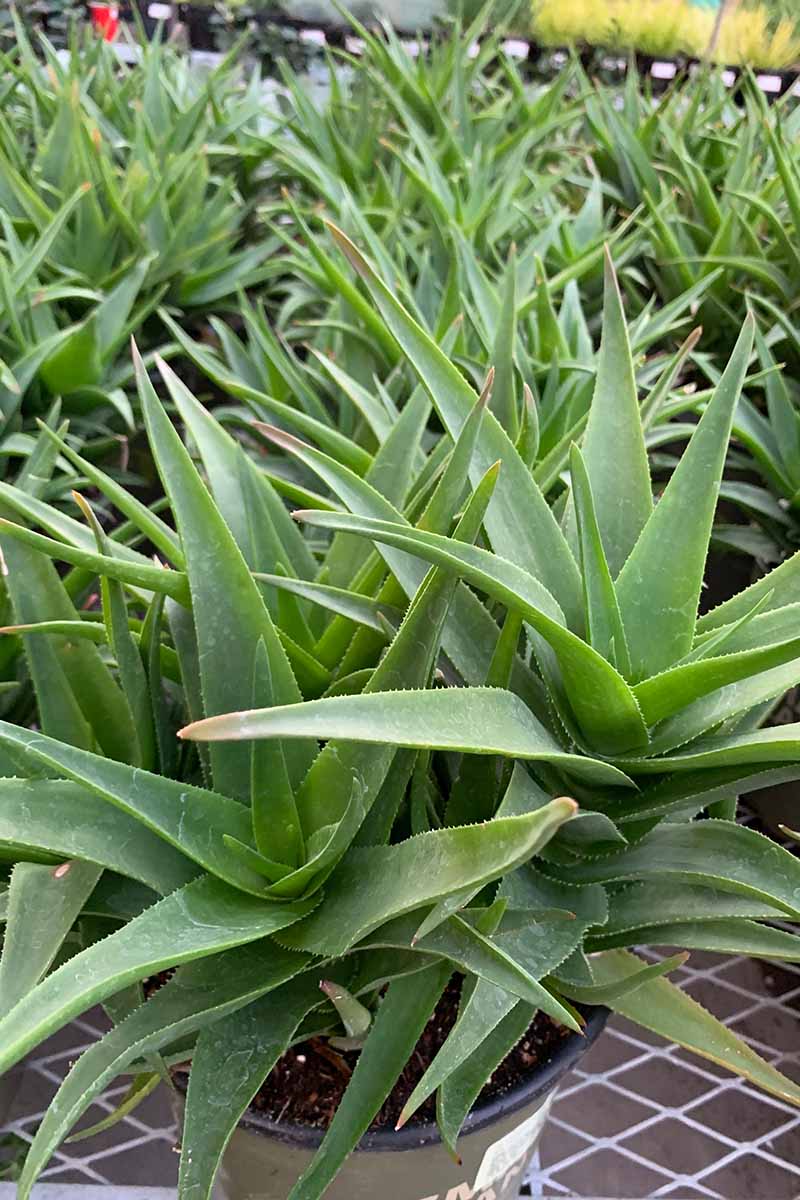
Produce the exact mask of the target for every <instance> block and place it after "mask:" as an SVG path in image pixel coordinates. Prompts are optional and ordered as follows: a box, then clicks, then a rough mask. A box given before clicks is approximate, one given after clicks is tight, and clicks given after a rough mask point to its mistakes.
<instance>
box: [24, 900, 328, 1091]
mask: <svg viewBox="0 0 800 1200" xmlns="http://www.w3.org/2000/svg"><path fill="white" fill-rule="evenodd" d="M312 908H313V902H309V901H304V902H300V903H296V904H269V903H266V902H264V901H260V900H256V899H254V898H253V897H251V896H246V895H244V894H242V893H241V892H238V891H236V890H235V889H234V888H231V887H229V886H228V885H227V884H225V883H222V882H221V881H220V880H218V879H210V878H208V877H206V878H203V879H197V880H195V881H194V882H193V883H189V884H187V885H186V887H184V888H181V889H180V891H177V892H173V893H172V894H171V895H170V896H166V897H165V898H164V899H163V900H159V901H158V903H157V904H154V905H153V906H152V907H151V908H148V909H147V910H146V911H145V912H143V913H142V914H141V916H139V917H135V918H134V920H132V921H129V922H128V924H127V925H123V926H122V928H121V929H119V930H118V931H117V932H116V933H112V934H110V935H109V937H107V938H104V939H103V940H102V941H100V942H95V943H94V945H92V946H89V948H88V949H86V950H83V951H81V953H80V954H77V955H75V957H74V958H72V959H71V960H70V961H69V962H66V963H64V965H63V966H61V967H59V968H58V970H57V971H54V972H53V973H52V974H51V975H48V976H47V978H46V979H44V980H43V981H42V982H41V983H40V984H39V985H38V986H37V987H36V988H35V989H34V990H33V991H32V992H30V993H29V994H28V995H27V996H26V997H25V999H24V1000H22V1001H20V1002H19V1003H18V1004H17V1005H16V1006H15V1007H14V1008H13V1009H12V1010H11V1012H9V1013H8V1014H7V1015H6V1016H5V1017H4V1018H3V1019H2V1020H0V1037H1V1038H2V1042H1V1043H0V1044H2V1050H0V1068H2V1071H7V1070H8V1069H9V1068H10V1067H12V1066H13V1065H14V1064H15V1063H16V1062H19V1060H20V1058H22V1057H23V1056H24V1055H25V1054H27V1053H28V1051H29V1050H30V1049H32V1048H33V1046H35V1045H38V1044H39V1043H40V1042H41V1041H42V1040H43V1039H44V1038H46V1037H48V1036H49V1035H50V1034H51V1033H54V1032H55V1031H56V1030H58V1029H60V1028H61V1027H62V1026H63V1025H65V1024H66V1023H67V1022H68V1021H70V1020H72V1018H73V1017H76V1016H77V1015H78V1014H79V1013H82V1012H85V1010H86V1009H87V1008H91V1006H92V1005H93V1004H96V1003H98V1002H99V1001H101V1000H104V999H105V998H106V997H107V996H112V995H113V994H114V993H115V992H118V991H120V990H121V989H122V988H124V987H126V986H127V985H128V984H130V983H136V982H138V981H140V980H142V979H146V978H148V977H149V976H150V975H155V974H157V973H158V972H159V971H163V970H166V969H167V968H171V967H174V966H178V965H179V964H181V963H184V962H191V961H192V959H195V958H203V957H206V956H207V955H209V954H217V953H219V952H220V951H222V950H227V949H230V948H231V947H233V946H241V945H244V944H246V943H247V942H254V941H256V940H258V939H261V938H265V937H267V936H268V935H269V934H272V933H276V932H277V931H278V930H281V929H286V927H287V926H289V925H291V924H292V923H293V922H294V921H297V920H299V919H300V918H301V917H302V916H303V915H304V914H306V913H308V912H309V911H310V910H311V909H312Z"/></svg>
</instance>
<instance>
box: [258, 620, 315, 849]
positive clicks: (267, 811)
mask: <svg viewBox="0 0 800 1200" xmlns="http://www.w3.org/2000/svg"><path fill="white" fill-rule="evenodd" d="M252 697H253V700H252V702H253V704H259V705H260V704H267V705H269V704H271V703H272V702H273V699H274V691H273V687H272V675H271V672H270V667H269V655H268V654H267V648H266V646H265V645H264V643H263V641H261V642H259V644H258V648H257V650H256V657H255V663H254V667H253V691H252ZM250 776H251V786H250V794H251V809H252V814H253V838H254V840H255V844H256V846H257V847H258V850H259V851H260V853H261V854H264V855H266V856H267V857H268V858H272V859H274V860H275V861H276V862H279V863H285V864H287V865H288V866H290V867H296V866H298V865H299V864H300V863H301V862H302V861H303V858H304V853H305V848H304V845H303V831H302V829H301V828H300V820H299V817H298V815H297V805H296V803H295V798H294V792H293V791H292V784H291V780H290V779H289V772H288V770H287V767H286V759H285V758H284V754H283V746H282V745H281V743H280V742H274V741H273V742H265V743H263V744H262V743H257V742H254V743H253V747H252V758H251V768H250Z"/></svg>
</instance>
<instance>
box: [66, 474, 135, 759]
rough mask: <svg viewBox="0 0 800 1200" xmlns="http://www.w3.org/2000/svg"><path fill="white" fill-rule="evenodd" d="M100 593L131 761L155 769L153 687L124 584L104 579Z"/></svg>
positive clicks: (99, 538) (85, 508)
mask: <svg viewBox="0 0 800 1200" xmlns="http://www.w3.org/2000/svg"><path fill="white" fill-rule="evenodd" d="M73 499H74V500H75V501H76V502H77V504H78V506H79V507H80V509H81V511H82V512H83V514H84V516H85V517H86V518H87V522H88V524H89V527H90V528H91V530H92V532H93V533H94V536H95V541H96V542H97V549H98V551H99V553H100V554H108V551H109V549H110V545H109V539H108V538H107V537H106V534H105V533H104V531H103V528H102V526H101V525H100V523H99V521H98V520H97V518H96V517H95V515H94V513H93V511H92V509H91V507H90V505H89V504H87V502H86V501H85V500H84V499H83V497H82V496H80V495H79V493H77V492H73ZM100 593H101V596H102V604H103V619H104V622H105V626H106V630H107V632H108V640H109V643H110V645H111V648H112V649H113V651H114V657H115V658H116V660H117V671H118V674H119V681H120V686H121V688H122V693H123V696H124V697H125V701H126V703H127V706H128V710H129V721H130V724H131V725H132V726H133V737H132V746H131V754H130V759H131V761H132V762H133V763H134V764H135V765H136V766H141V767H146V768H148V769H152V767H153V766H154V764H155V731H154V728H153V720H152V707H151V703H150V688H149V685H148V681H147V675H146V673H145V669H144V663H143V662H142V657H141V654H140V652H139V647H138V645H137V643H136V642H135V641H134V638H133V635H132V634H131V631H130V629H129V627H128V606H127V602H126V599H125V592H124V590H123V587H122V584H121V583H119V582H118V581H117V580H116V579H101V580H100Z"/></svg>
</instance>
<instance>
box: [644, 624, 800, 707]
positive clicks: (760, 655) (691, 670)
mask: <svg viewBox="0 0 800 1200" xmlns="http://www.w3.org/2000/svg"><path fill="white" fill-rule="evenodd" d="M728 649H730V648H729V647H728ZM798 655H800V639H797V638H795V639H794V640H792V641H789V642H783V643H779V644H778V645H776V646H764V647H763V648H758V649H753V650H742V651H740V652H739V653H735V652H733V651H731V652H730V653H726V654H723V655H721V656H719V657H715V658H702V659H700V660H698V661H696V662H690V663H685V664H683V665H680V664H679V665H678V666H676V667H671V668H669V669H668V670H666V671H663V672H662V673H661V674H660V675H654V676H653V677H652V678H651V679H645V680H643V681H642V682H641V683H638V684H636V686H635V687H634V689H633V692H634V695H635V696H636V699H637V700H638V701H639V704H640V706H641V709H642V716H643V717H644V719H645V721H646V722H647V724H648V725H655V724H657V723H658V722H659V721H663V720H665V719H666V718H667V717H671V716H672V715H673V714H674V713H677V712H680V710H681V709H683V708H686V707H687V706H688V705H689V704H692V703H693V702H694V701H695V700H699V699H700V697H702V696H706V695H708V694H709V693H710V692H715V691H717V690H718V689H719V688H723V687H726V686H728V685H730V684H732V683H736V682H737V681H738V680H740V679H750V678H752V677H754V676H757V675H760V674H761V673H762V672H764V671H768V670H770V669H771V668H773V667H777V666H783V665H784V664H791V663H792V662H796V660H797V657H798ZM796 665H797V669H798V670H799V671H800V663H797V664H796Z"/></svg>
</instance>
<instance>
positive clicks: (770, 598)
mask: <svg viewBox="0 0 800 1200" xmlns="http://www.w3.org/2000/svg"><path fill="white" fill-rule="evenodd" d="M798 602H800V550H798V551H796V552H795V553H794V554H792V555H791V557H790V558H787V559H786V561H785V562H782V563H781V564H780V566H777V567H774V568H773V569H772V570H771V571H769V572H768V573H767V574H766V575H762V577H761V578H760V579H758V580H757V581H756V582H755V583H753V584H751V585H750V587H749V588H745V590H744V591H743V592H739V594H738V595H736V596H733V597H731V599H730V600H726V601H725V602H724V603H723V604H718V605H717V607H716V608H712V609H711V611H710V612H707V613H705V614H704V615H703V616H702V617H700V618H699V620H698V622H697V633H698V635H700V634H708V633H710V632H711V631H712V630H716V629H720V628H722V626H724V625H732V624H733V623H734V622H736V621H740V620H741V619H742V618H743V617H746V616H747V615H748V614H749V613H750V612H751V610H752V609H753V607H754V606H755V605H756V604H759V605H760V606H761V607H760V612H761V613H769V612H772V611H774V610H775V609H778V608H783V607H784V606H788V605H790V604H797V603H798Z"/></svg>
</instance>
